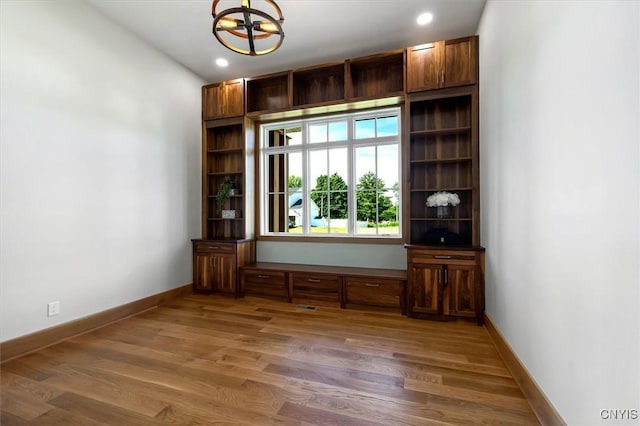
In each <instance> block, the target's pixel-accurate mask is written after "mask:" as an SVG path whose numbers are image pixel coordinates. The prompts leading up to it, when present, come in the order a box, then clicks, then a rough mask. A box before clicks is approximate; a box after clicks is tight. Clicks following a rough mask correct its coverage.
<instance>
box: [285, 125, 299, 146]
mask: <svg viewBox="0 0 640 426" xmlns="http://www.w3.org/2000/svg"><path fill="white" fill-rule="evenodd" d="M285 136H286V143H287V145H302V127H300V126H297V127H291V128H288V129H286V130H285Z"/></svg>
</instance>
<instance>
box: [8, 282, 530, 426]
mask: <svg viewBox="0 0 640 426" xmlns="http://www.w3.org/2000/svg"><path fill="white" fill-rule="evenodd" d="M1 380H2V381H1V386H2V387H1V395H2V401H1V402H2V405H1V412H2V418H1V421H0V424H2V425H3V426H5V425H34V424H38V425H82V426H87V425H118V426H119V425H150V424H180V425H183V424H184V425H212V424H243V425H260V426H262V425H367V426H371V425H384V426H389V425H416V426H417V425H420V426H422V425H461V424H485V425H509V424H511V425H527V424H538V422H537V421H536V418H535V417H534V415H533V413H532V411H531V409H530V407H529V405H528V404H527V401H526V400H525V399H524V397H523V396H522V393H521V392H520V389H519V388H518V387H517V385H516V384H515V382H514V381H513V379H512V378H511V376H510V374H509V372H508V371H507V369H506V368H505V366H504V363H503V362H502V360H501V359H500V357H499V356H498V354H497V352H496V349H495V347H494V346H493V345H492V343H491V341H490V340H489V337H488V335H487V332H486V330H485V329H484V328H483V327H478V326H476V325H474V324H471V323H438V322H430V321H422V320H413V319H407V318H406V317H403V316H401V315H400V314H392V313H382V312H367V311H358V310H351V309H349V310H340V309H337V308H330V307H318V309H316V310H306V309H299V308H296V305H295V304H288V303H283V302H277V301H271V300H267V299H260V298H246V299H238V300H234V299H230V298H224V297H221V296H196V295H188V296H185V297H181V298H179V299H176V300H174V301H172V302H170V303H169V304H167V305H164V306H162V307H160V308H157V309H154V310H151V311H148V312H145V313H143V314H141V315H139V316H136V317H132V318H128V319H125V320H123V321H120V322H118V323H115V324H112V325H109V326H107V327H104V328H102V329H99V330H96V331H93V332H91V333H88V334H85V335H82V336H79V337H76V338H73V339H70V340H68V341H65V342H63V343H59V344H57V345H55V346H52V347H49V348H46V349H43V350H40V351H38V352H36V353H33V354H30V355H26V356H24V357H22V358H18V359H15V360H13V361H8V362H6V363H4V364H2V366H1Z"/></svg>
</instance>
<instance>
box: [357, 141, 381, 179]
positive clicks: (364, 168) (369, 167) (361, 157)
mask: <svg viewBox="0 0 640 426" xmlns="http://www.w3.org/2000/svg"><path fill="white" fill-rule="evenodd" d="M375 172H376V147H375V146H364V147H359V148H356V184H358V183H359V182H360V179H362V177H363V176H364V175H365V174H367V173H375Z"/></svg>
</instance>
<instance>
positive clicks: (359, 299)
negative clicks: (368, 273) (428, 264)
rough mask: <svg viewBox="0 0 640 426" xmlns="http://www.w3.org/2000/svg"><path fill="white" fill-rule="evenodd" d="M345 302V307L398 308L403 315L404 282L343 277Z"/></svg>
mask: <svg viewBox="0 0 640 426" xmlns="http://www.w3.org/2000/svg"><path fill="white" fill-rule="evenodd" d="M344 285H345V290H344V291H345V302H346V304H347V305H350V304H354V305H367V306H380V307H385V308H395V309H397V308H400V310H401V311H402V313H403V314H405V313H406V312H405V303H404V301H405V295H404V288H405V283H404V281H399V280H385V279H379V278H360V277H345V284H344Z"/></svg>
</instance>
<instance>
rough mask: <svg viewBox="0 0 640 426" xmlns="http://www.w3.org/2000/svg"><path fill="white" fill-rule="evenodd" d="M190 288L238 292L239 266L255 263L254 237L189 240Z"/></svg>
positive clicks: (206, 290)
mask: <svg viewBox="0 0 640 426" xmlns="http://www.w3.org/2000/svg"><path fill="white" fill-rule="evenodd" d="M192 243H193V291H194V292H196V293H212V292H219V293H228V294H232V295H234V296H236V295H237V292H238V288H239V287H238V274H237V270H238V268H239V267H240V266H244V265H247V264H250V263H254V262H255V260H256V259H255V241H254V240H234V241H232V240H227V241H223V240H220V241H215V240H192Z"/></svg>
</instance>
